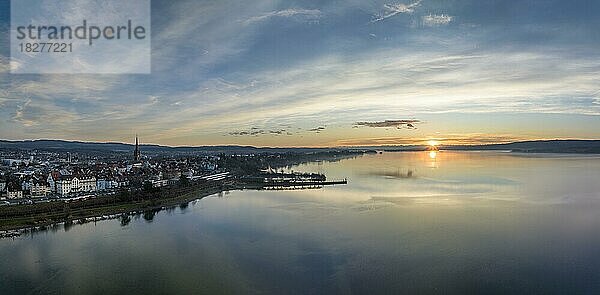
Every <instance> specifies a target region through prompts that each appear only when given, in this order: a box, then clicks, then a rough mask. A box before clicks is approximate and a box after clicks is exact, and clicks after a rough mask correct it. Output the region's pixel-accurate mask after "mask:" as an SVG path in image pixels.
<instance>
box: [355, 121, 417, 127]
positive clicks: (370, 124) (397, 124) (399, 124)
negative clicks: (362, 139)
mask: <svg viewBox="0 0 600 295" xmlns="http://www.w3.org/2000/svg"><path fill="white" fill-rule="evenodd" d="M420 123H422V122H421V121H420V120H416V119H410V120H386V121H382V122H356V124H354V125H355V126H359V127H360V126H364V127H371V128H390V127H393V128H397V129H403V128H406V129H416V128H417V127H415V125H416V124H420Z"/></svg>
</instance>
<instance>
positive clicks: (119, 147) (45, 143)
mask: <svg viewBox="0 0 600 295" xmlns="http://www.w3.org/2000/svg"><path fill="white" fill-rule="evenodd" d="M133 149H134V145H133V144H126V143H118V142H106V143H104V142H80V141H66V140H47V139H40V140H22V141H8V140H0V150H40V151H57V152H58V151H62V152H68V151H72V152H99V153H108V152H110V153H114V152H132V151H133ZM140 149H141V150H142V151H143V152H146V153H226V154H251V153H286V152H291V151H293V152H299V153H308V152H316V151H328V150H335V149H328V148H258V147H252V146H235V145H232V146H198V147H170V146H161V145H149V144H142V145H140Z"/></svg>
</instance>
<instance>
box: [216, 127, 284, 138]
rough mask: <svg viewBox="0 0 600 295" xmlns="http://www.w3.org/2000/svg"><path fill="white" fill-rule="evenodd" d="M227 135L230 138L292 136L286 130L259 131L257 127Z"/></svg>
mask: <svg viewBox="0 0 600 295" xmlns="http://www.w3.org/2000/svg"><path fill="white" fill-rule="evenodd" d="M227 135H230V136H236V137H239V136H254V137H256V136H262V135H272V136H279V135H292V133H291V132H289V131H287V130H286V129H272V130H267V129H261V128H258V127H252V128H250V130H242V131H233V132H229V133H227Z"/></svg>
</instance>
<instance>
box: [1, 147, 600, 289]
mask: <svg viewBox="0 0 600 295" xmlns="http://www.w3.org/2000/svg"><path fill="white" fill-rule="evenodd" d="M293 170H295V171H311V172H322V173H325V174H327V175H328V177H329V178H337V179H339V178H345V177H347V178H348V180H349V181H350V183H349V185H347V186H336V187H327V188H324V189H321V190H305V191H276V192H257V191H242V192H239V191H236V192H231V193H229V194H223V195H222V196H212V197H207V198H204V199H202V200H199V201H195V202H192V203H190V204H189V206H187V207H185V206H182V207H181V208H180V207H177V208H175V209H171V210H165V211H161V212H158V213H156V215H154V216H150V215H147V216H138V217H136V218H133V220H132V221H131V222H130V223H129V224H127V225H124V226H123V225H121V223H120V222H119V221H118V220H110V221H104V222H98V223H96V224H94V223H89V224H85V225H77V226H73V227H71V228H68V230H65V229H64V228H63V227H62V226H60V227H57V228H55V229H54V230H49V231H46V232H41V233H36V234H33V235H30V236H24V237H20V238H18V239H15V240H0V261H1V264H0V294H114V293H130V294H166V293H180V294H201V293H206V294H215V293H237V294H253V293H268V294H311V293H321V294H323V293H327V294H330V293H347V294H377V293H388V294H398V293H413V294H414V293H419V294H424V293H438V294H452V293H454V294H467V293H503V294H505V293H524V294H531V293H544V294H549V293H556V294H565V293H571V294H576V293H581V294H597V293H598V292H599V290H600V176H599V175H600V157H597V156H568V155H518V154H507V153H495V152H480V153H478V152H439V153H437V154H429V153H426V152H417V153H384V154H379V155H366V156H363V157H359V158H355V159H346V160H342V161H339V162H332V163H312V164H307V165H302V166H299V167H294V168H293Z"/></svg>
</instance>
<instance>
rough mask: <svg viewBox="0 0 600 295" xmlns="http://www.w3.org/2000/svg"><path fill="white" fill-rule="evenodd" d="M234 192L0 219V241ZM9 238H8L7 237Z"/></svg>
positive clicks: (204, 191)
mask: <svg viewBox="0 0 600 295" xmlns="http://www.w3.org/2000/svg"><path fill="white" fill-rule="evenodd" d="M231 190H236V188H235V187H232V188H228V187H225V186H220V187H218V188H217V187H208V188H199V189H195V190H193V191H191V192H187V193H184V194H182V195H180V196H177V197H172V198H164V199H158V200H147V201H142V202H133V203H132V202H125V203H121V204H114V205H109V206H102V207H92V208H83V209H78V210H73V211H72V212H71V213H70V215H69V216H64V214H61V213H54V214H52V213H42V214H32V215H30V216H25V217H20V218H19V217H17V218H3V219H0V239H1V238H4V236H3V235H4V234H5V233H9V232H16V231H23V230H28V229H36V228H43V227H48V226H52V225H54V224H60V223H65V222H69V221H72V222H77V221H79V220H84V219H89V218H98V217H102V216H106V215H123V214H128V215H131V214H134V213H137V212H140V211H141V212H143V211H151V210H157V209H162V208H163V207H169V206H175V205H180V204H182V203H189V202H191V201H194V200H199V199H202V198H205V197H208V196H211V195H215V194H219V193H223V192H226V191H231ZM61 215H62V216H61ZM8 237H10V236H8Z"/></svg>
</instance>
